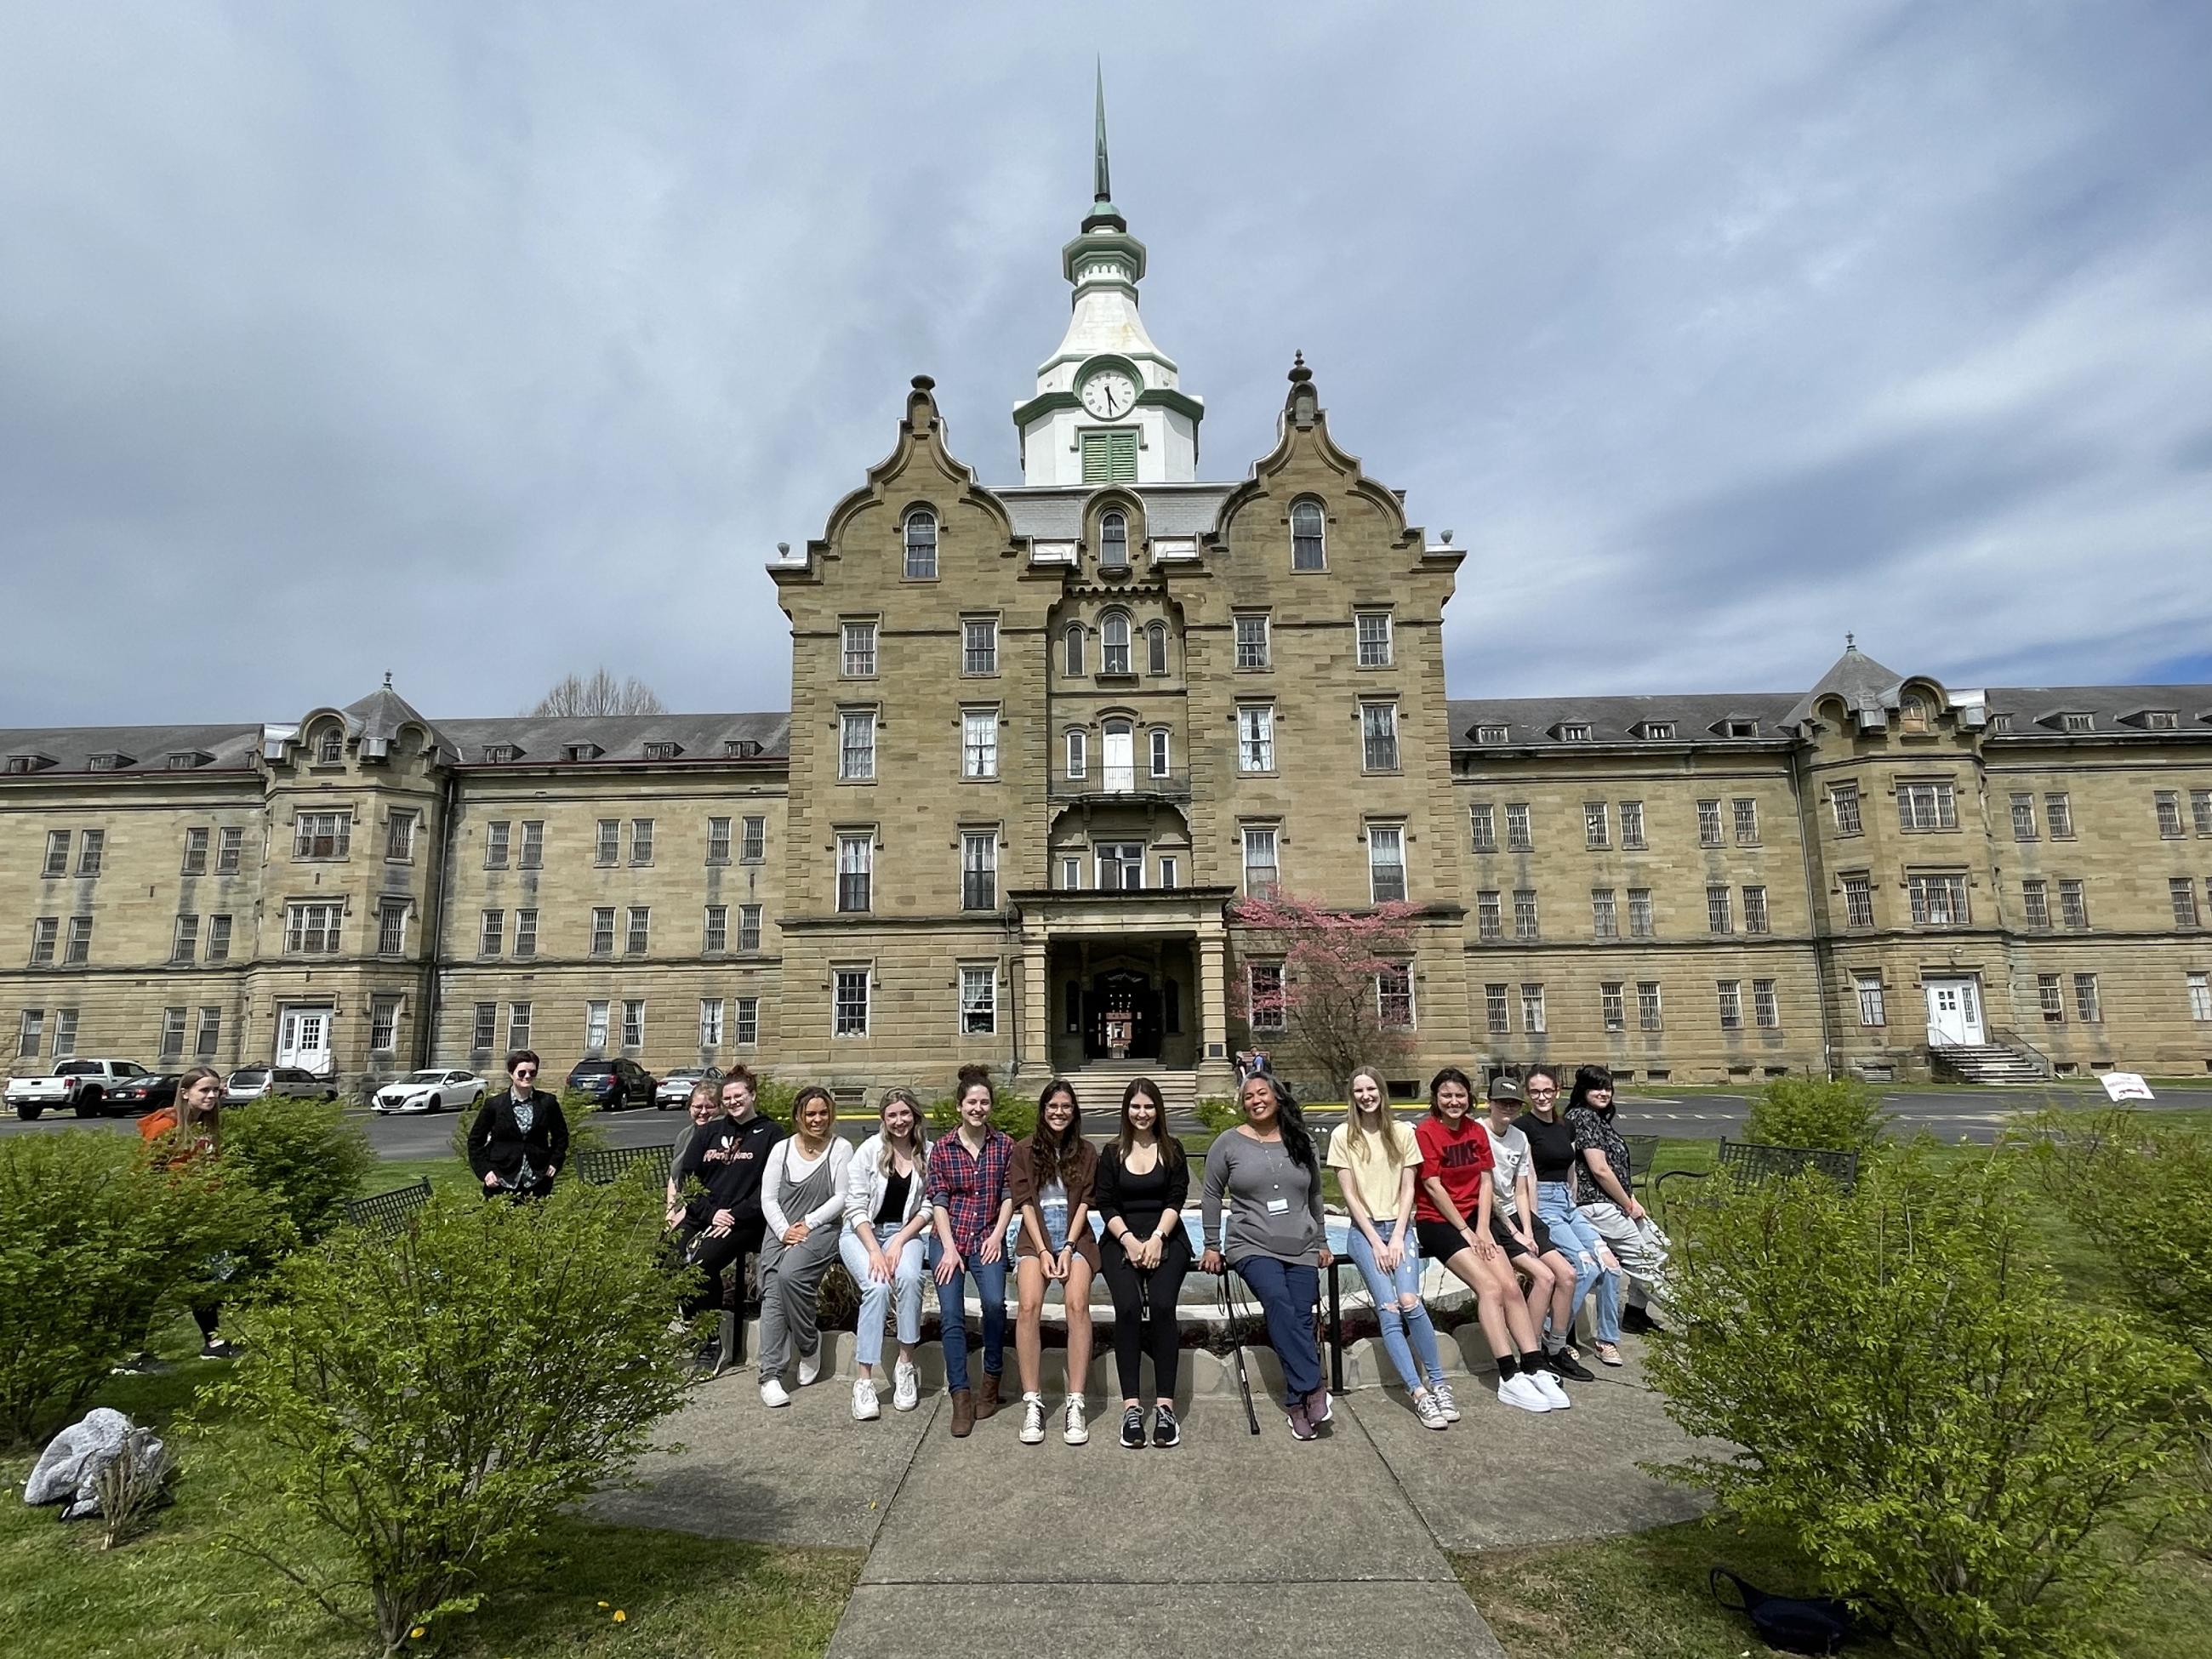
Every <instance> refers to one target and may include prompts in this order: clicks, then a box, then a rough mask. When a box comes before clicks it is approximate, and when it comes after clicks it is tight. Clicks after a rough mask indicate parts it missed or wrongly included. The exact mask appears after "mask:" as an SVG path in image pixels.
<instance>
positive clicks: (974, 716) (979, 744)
mask: <svg viewBox="0 0 2212 1659" xmlns="http://www.w3.org/2000/svg"><path fill="white" fill-rule="evenodd" d="M960 775H961V776H962V777H963V778H995V777H997V776H998V775H999V711H998V710H997V709H995V708H963V709H962V710H961V711H960Z"/></svg>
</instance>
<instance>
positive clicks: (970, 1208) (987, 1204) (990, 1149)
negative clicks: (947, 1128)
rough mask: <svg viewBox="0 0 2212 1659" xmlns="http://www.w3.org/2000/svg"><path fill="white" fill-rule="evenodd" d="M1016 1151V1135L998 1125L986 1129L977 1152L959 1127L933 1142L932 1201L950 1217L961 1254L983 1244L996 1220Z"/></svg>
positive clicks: (966, 1254) (972, 1251) (973, 1253)
mask: <svg viewBox="0 0 2212 1659" xmlns="http://www.w3.org/2000/svg"><path fill="white" fill-rule="evenodd" d="M1013 1155H1014V1143H1013V1140H1012V1138H1011V1137H1010V1136H1008V1135H1007V1133H1006V1131H1005V1130H1003V1129H995V1128H994V1129H991V1130H988V1131H987V1132H986V1133H985V1134H984V1137H983V1150H982V1152H981V1153H979V1154H975V1155H973V1156H971V1155H970V1154H969V1151H968V1147H967V1145H966V1143H965V1142H963V1140H962V1139H960V1136H959V1134H958V1133H957V1132H955V1133H951V1134H949V1135H942V1136H939V1138H938V1139H937V1140H936V1141H935V1142H934V1143H933V1144H932V1146H930V1149H929V1201H930V1202H931V1203H932V1204H933V1205H935V1206H937V1207H938V1208H939V1209H941V1210H944V1211H945V1212H946V1214H947V1216H948V1218H950V1219H951V1224H952V1242H953V1243H954V1244H955V1245H956V1246H957V1247H958V1249H959V1251H960V1254H961V1255H962V1256H963V1257H967V1256H972V1255H975V1252H976V1251H977V1250H978V1249H981V1247H982V1243H983V1240H984V1238H985V1237H987V1236H988V1234H989V1233H990V1231H991V1228H992V1225H993V1223H994V1222H995V1221H996V1220H997V1219H998V1216H999V1206H1000V1204H1001V1203H1003V1202H1004V1201H1005V1200H1006V1166H1007V1165H1008V1164H1010V1163H1012V1160H1013Z"/></svg>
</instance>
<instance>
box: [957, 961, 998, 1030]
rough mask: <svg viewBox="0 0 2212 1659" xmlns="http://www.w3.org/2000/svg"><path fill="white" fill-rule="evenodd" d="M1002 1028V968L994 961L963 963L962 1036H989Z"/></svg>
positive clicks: (961, 994) (961, 974) (961, 995)
mask: <svg viewBox="0 0 2212 1659" xmlns="http://www.w3.org/2000/svg"><path fill="white" fill-rule="evenodd" d="M998 1029H999V969H998V965H997V964H996V963H988V962H985V963H971V962H963V963H961V964H960V1035H961V1036H990V1035H991V1034H992V1033H993V1032H994V1031H996V1030H998Z"/></svg>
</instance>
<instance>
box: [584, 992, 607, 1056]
mask: <svg viewBox="0 0 2212 1659" xmlns="http://www.w3.org/2000/svg"><path fill="white" fill-rule="evenodd" d="M606 1046H607V1005H606V1003H605V1002H604V1001H602V1000H598V999H596V998H595V999H592V1000H589V1001H586V1003H585V1004H584V1052H585V1053H586V1054H599V1053H601V1052H603V1051H604V1050H605V1048H606Z"/></svg>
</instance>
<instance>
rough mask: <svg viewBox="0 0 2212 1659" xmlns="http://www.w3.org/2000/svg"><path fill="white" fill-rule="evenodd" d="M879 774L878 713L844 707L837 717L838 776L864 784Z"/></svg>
mask: <svg viewBox="0 0 2212 1659" xmlns="http://www.w3.org/2000/svg"><path fill="white" fill-rule="evenodd" d="M875 775H876V711H875V710H874V709H872V708H843V709H840V710H839V711H838V714H837V777H838V780H839V781H841V782H844V783H864V782H867V781H871V780H872V779H873V778H874V777H875Z"/></svg>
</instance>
